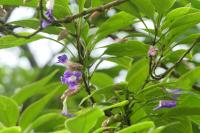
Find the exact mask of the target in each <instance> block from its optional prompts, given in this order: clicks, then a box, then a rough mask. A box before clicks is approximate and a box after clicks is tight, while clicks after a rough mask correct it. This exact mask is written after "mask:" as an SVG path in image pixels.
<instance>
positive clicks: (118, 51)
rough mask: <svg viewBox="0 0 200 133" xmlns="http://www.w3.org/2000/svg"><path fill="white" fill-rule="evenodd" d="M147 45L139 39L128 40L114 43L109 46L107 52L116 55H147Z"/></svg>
mask: <svg viewBox="0 0 200 133" xmlns="http://www.w3.org/2000/svg"><path fill="white" fill-rule="evenodd" d="M147 49H148V48H147V45H145V44H144V43H142V42H139V41H128V42H121V43H113V44H111V45H108V46H107V49H106V51H105V54H108V55H115V56H129V57H134V56H145V55H147V51H148V50H147Z"/></svg>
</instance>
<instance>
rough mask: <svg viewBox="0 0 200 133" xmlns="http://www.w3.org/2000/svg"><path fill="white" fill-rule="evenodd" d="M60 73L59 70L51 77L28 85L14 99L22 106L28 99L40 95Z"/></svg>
mask: <svg viewBox="0 0 200 133" xmlns="http://www.w3.org/2000/svg"><path fill="white" fill-rule="evenodd" d="M57 72H58V70H56V71H54V72H53V73H51V74H50V75H49V76H47V77H45V78H43V79H41V80H40V81H37V82H35V83H32V84H30V85H27V86H25V87H23V88H21V89H20V91H18V92H17V93H16V94H14V95H13V96H12V98H13V99H14V100H15V101H16V102H17V103H18V104H19V105H20V104H22V103H23V102H24V101H26V100H27V99H28V98H30V97H31V96H33V95H36V94H38V93H40V92H41V91H42V90H43V89H44V88H45V86H44V85H45V84H47V83H48V82H49V81H50V80H51V79H52V78H53V77H54V76H55V74H56V73H57Z"/></svg>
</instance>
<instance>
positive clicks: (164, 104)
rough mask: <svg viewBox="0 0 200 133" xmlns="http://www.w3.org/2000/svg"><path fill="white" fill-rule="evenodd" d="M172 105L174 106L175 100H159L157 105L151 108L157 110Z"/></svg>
mask: <svg viewBox="0 0 200 133" xmlns="http://www.w3.org/2000/svg"><path fill="white" fill-rule="evenodd" d="M173 107H176V101H175V100H160V101H159V105H158V106H157V107H155V108H154V109H153V110H158V109H161V108H173Z"/></svg>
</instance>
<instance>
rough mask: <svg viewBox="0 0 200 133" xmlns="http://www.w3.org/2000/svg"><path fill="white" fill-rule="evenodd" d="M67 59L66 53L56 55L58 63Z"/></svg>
mask: <svg viewBox="0 0 200 133" xmlns="http://www.w3.org/2000/svg"><path fill="white" fill-rule="evenodd" d="M67 60H68V58H67V55H65V54H64V55H61V56H58V63H63V64H64V63H66V62H67Z"/></svg>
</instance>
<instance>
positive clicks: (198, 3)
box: [191, 0, 200, 9]
mask: <svg viewBox="0 0 200 133" xmlns="http://www.w3.org/2000/svg"><path fill="white" fill-rule="evenodd" d="M191 4H192V6H193V7H194V8H197V9H200V0H191Z"/></svg>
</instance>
